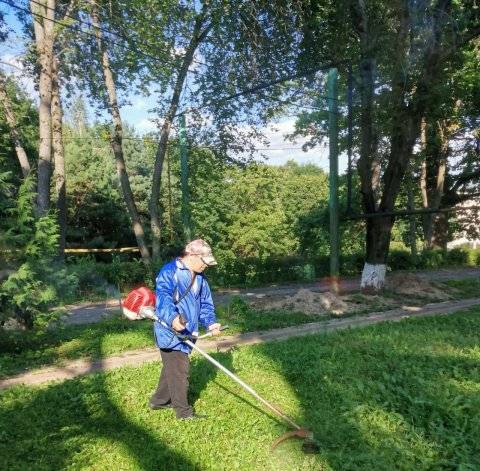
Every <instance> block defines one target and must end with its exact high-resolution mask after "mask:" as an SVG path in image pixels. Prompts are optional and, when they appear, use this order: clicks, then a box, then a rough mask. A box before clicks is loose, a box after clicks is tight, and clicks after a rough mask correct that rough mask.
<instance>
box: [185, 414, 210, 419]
mask: <svg viewBox="0 0 480 471" xmlns="http://www.w3.org/2000/svg"><path fill="white" fill-rule="evenodd" d="M207 418H208V417H207V416H206V415H204V414H193V415H189V416H188V417H178V420H204V419H207Z"/></svg>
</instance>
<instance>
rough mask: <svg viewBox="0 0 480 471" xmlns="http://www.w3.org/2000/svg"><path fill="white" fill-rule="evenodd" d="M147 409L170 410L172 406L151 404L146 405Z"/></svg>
mask: <svg viewBox="0 0 480 471" xmlns="http://www.w3.org/2000/svg"><path fill="white" fill-rule="evenodd" d="M148 407H150V409H152V410H158V409H171V408H172V404H170V403H168V404H152V403H151V402H149V403H148Z"/></svg>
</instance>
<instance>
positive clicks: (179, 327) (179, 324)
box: [172, 315, 185, 332]
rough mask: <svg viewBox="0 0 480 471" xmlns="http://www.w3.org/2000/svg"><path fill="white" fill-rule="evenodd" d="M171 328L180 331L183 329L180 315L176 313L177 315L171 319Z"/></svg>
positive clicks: (183, 325)
mask: <svg viewBox="0 0 480 471" xmlns="http://www.w3.org/2000/svg"><path fill="white" fill-rule="evenodd" d="M172 328H173V330H176V331H177V332H181V331H182V330H183V329H185V324H184V323H183V322H182V318H181V317H180V315H178V316H177V317H175V319H173V321H172Z"/></svg>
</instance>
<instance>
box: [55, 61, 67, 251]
mask: <svg viewBox="0 0 480 471" xmlns="http://www.w3.org/2000/svg"><path fill="white" fill-rule="evenodd" d="M52 78H53V80H52V137H53V139H52V142H53V161H54V180H55V200H56V201H55V206H56V208H57V219H58V226H59V228H60V240H59V254H60V256H61V257H62V258H63V257H64V254H65V242H66V233H67V203H66V180H65V153H64V147H63V111H62V103H61V99H60V83H59V76H58V60H57V58H54V60H53V67H52Z"/></svg>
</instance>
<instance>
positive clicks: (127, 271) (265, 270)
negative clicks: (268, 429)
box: [67, 249, 480, 299]
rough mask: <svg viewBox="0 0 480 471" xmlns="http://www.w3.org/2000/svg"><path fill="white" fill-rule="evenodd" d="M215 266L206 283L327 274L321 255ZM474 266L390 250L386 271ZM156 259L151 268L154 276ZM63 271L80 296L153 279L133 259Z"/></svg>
mask: <svg viewBox="0 0 480 471" xmlns="http://www.w3.org/2000/svg"><path fill="white" fill-rule="evenodd" d="M215 255H216V257H217V260H218V266H217V267H215V268H213V269H209V270H208V272H207V277H208V280H209V282H210V285H211V286H213V287H214V288H219V287H225V288H227V287H254V286H262V285H268V284H274V283H289V282H310V281H313V280H315V279H318V278H322V277H326V276H329V273H330V260H329V257H328V256H326V255H322V256H316V257H307V256H301V255H292V256H287V257H267V258H238V257H235V256H233V255H232V254H231V253H227V252H220V251H219V252H218V253H216V254H215ZM364 260H365V259H364V255H363V254H362V253H353V254H349V255H341V256H340V274H341V276H355V275H358V274H359V273H361V271H362V269H363V265H364ZM479 264H480V250H478V249H477V250H471V249H470V250H467V249H454V250H451V251H449V252H445V251H442V250H431V251H424V252H421V253H420V254H418V255H417V257H412V255H411V254H410V252H408V251H406V250H391V251H390V254H389V259H388V267H389V269H391V270H393V271H396V270H415V269H437V268H442V267H448V266H477V265H479ZM161 265H162V263H159V265H158V267H156V268H155V270H154V273H153V274H156V273H157V272H158V270H159V269H160V267H161ZM67 266H68V273H69V274H70V276H71V277H72V279H73V280H74V282H72V286H76V289H77V292H76V295H77V297H78V298H80V299H84V298H85V297H86V296H95V295H100V294H104V293H105V292H107V293H108V292H109V290H110V289H111V288H112V287H113V288H115V289H116V288H117V287H120V289H121V291H122V292H125V291H127V290H128V289H131V288H133V287H134V286H138V285H140V284H144V285H147V286H149V287H151V288H153V277H152V276H151V274H150V272H149V270H147V268H146V267H145V265H144V264H143V263H142V262H141V260H139V259H133V260H131V259H130V260H128V259H123V258H122V256H116V257H114V258H113V261H112V262H111V263H104V262H95V260H94V259H93V258H82V259H80V258H77V259H76V261H75V262H72V261H70V262H69V263H68V265H67Z"/></svg>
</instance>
